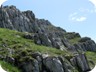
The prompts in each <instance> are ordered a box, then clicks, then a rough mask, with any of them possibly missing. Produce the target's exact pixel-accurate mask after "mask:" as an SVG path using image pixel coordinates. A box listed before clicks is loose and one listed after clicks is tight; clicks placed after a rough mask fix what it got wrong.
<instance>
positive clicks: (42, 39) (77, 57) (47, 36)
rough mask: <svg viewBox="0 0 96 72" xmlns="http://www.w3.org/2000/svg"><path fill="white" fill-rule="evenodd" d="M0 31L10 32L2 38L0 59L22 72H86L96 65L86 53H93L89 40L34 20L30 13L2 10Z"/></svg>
mask: <svg viewBox="0 0 96 72" xmlns="http://www.w3.org/2000/svg"><path fill="white" fill-rule="evenodd" d="M0 28H7V29H10V30H13V31H12V32H11V31H10V30H4V32H5V31H8V32H9V33H7V35H8V36H7V35H6V34H5V33H6V32H5V33H4V34H3V35H2V34H1V37H0V43H1V44H0V47H1V50H0V51H1V52H0V54H1V56H0V59H1V60H3V61H5V62H9V63H10V64H12V65H14V66H16V67H18V68H19V69H20V70H21V72H87V71H90V70H91V69H92V68H93V67H94V65H95V62H94V60H95V58H94V60H92V58H91V54H90V57H89V56H88V54H89V53H88V52H92V53H95V52H96V44H95V42H94V41H93V40H91V38H89V37H83V38H82V37H81V36H80V34H79V33H75V32H67V31H66V30H64V29H62V28H60V27H55V26H54V25H52V24H51V23H50V22H49V21H48V20H45V19H37V18H36V17H35V15H34V13H33V12H32V11H30V10H28V11H23V12H22V11H20V10H19V9H17V8H16V7H15V6H4V7H1V8H0ZM15 31H16V32H17V31H18V32H17V33H15ZM19 32H20V33H19ZM1 33H3V32H2V29H1ZM11 33H12V35H11ZM14 36H15V37H14ZM18 38H20V39H21V40H22V41H24V42H22V41H19V40H20V39H19V40H18ZM14 39H16V40H14ZM42 46H43V48H42V49H41V48H39V47H42ZM46 47H47V48H46ZM38 48H39V49H38ZM40 49H41V50H40ZM51 49H56V50H51ZM43 50H45V52H42V51H43ZM6 51H7V53H5V54H3V52H6ZM50 51H51V52H50ZM54 51H55V52H54ZM94 55H95V54H94Z"/></svg>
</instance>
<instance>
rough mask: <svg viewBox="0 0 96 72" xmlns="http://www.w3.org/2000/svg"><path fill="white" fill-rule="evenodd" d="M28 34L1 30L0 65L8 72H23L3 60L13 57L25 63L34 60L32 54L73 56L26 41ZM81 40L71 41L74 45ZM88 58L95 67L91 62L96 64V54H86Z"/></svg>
mask: <svg viewBox="0 0 96 72" xmlns="http://www.w3.org/2000/svg"><path fill="white" fill-rule="evenodd" d="M25 34H26V33H21V32H18V31H14V30H9V29H3V28H0V64H1V65H2V67H3V68H4V69H5V70H7V71H8V72H21V71H20V70H19V69H18V68H16V67H15V66H14V65H12V64H11V63H7V62H5V61H4V60H3V59H2V57H3V58H5V57H11V58H12V57H13V58H17V59H18V60H19V61H24V60H26V59H33V58H32V57H31V54H32V53H34V52H40V53H47V54H49V55H51V56H55V55H56V56H57V55H63V56H66V55H67V56H69V58H70V57H71V56H73V54H71V53H70V52H67V51H61V50H58V49H56V48H50V47H46V46H42V45H36V44H34V41H33V40H30V39H25V38H24V35H25ZM78 39H79V38H76V39H75V40H71V42H72V43H76V42H77V40H78ZM86 55H87V58H88V60H89V62H90V65H91V66H93V64H92V62H91V61H95V63H96V53H93V52H86Z"/></svg>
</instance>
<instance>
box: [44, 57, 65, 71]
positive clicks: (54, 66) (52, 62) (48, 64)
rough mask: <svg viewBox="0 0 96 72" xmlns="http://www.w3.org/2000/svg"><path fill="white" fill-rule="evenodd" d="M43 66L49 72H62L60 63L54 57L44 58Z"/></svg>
mask: <svg viewBox="0 0 96 72" xmlns="http://www.w3.org/2000/svg"><path fill="white" fill-rule="evenodd" d="M43 64H44V66H45V68H46V69H47V71H49V72H64V69H63V65H62V63H61V62H60V60H59V59H58V58H56V57H47V58H45V59H44V60H43Z"/></svg>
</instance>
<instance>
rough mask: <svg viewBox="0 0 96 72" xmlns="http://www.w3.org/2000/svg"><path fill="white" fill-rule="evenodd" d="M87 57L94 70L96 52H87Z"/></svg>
mask: <svg viewBox="0 0 96 72" xmlns="http://www.w3.org/2000/svg"><path fill="white" fill-rule="evenodd" d="M86 56H87V59H88V62H89V65H90V67H91V68H93V67H94V65H96V52H90V51H87V52H86Z"/></svg>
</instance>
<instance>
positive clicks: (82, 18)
mask: <svg viewBox="0 0 96 72" xmlns="http://www.w3.org/2000/svg"><path fill="white" fill-rule="evenodd" d="M86 19H87V18H86V17H84V16H82V17H79V18H75V20H76V21H78V22H82V21H85V20H86Z"/></svg>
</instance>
